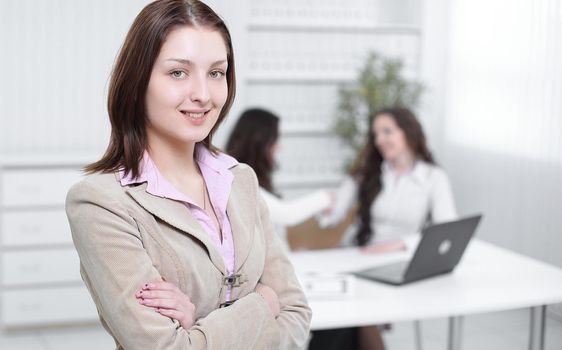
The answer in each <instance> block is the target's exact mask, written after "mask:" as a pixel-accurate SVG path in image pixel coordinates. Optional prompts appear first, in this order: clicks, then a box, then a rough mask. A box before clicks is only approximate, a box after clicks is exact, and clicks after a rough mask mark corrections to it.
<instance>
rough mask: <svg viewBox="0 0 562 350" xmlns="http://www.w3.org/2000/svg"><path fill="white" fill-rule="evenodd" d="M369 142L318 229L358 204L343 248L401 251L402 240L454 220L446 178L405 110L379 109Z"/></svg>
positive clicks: (374, 118) (338, 219) (417, 124)
mask: <svg viewBox="0 0 562 350" xmlns="http://www.w3.org/2000/svg"><path fill="white" fill-rule="evenodd" d="M369 125H370V130H369V134H368V142H367V144H366V146H365V148H364V149H363V151H362V153H361V154H360V156H359V158H358V161H357V163H356V164H355V166H354V168H353V169H352V172H351V174H352V176H351V177H348V178H347V179H346V180H344V182H343V184H342V185H341V186H340V188H339V190H338V192H337V195H336V198H337V201H336V205H335V207H334V208H333V210H332V212H331V214H330V215H329V216H324V217H323V218H322V219H321V224H322V225H323V226H331V225H333V224H335V223H337V222H339V221H341V220H342V219H343V218H344V217H345V215H346V214H347V213H348V212H349V210H351V208H352V207H353V206H355V205H356V204H358V212H357V217H356V220H355V223H354V225H352V227H350V228H349V229H348V230H347V231H346V233H345V234H344V235H343V237H342V245H360V246H370V247H369V248H367V249H370V250H373V251H389V250H395V249H401V248H404V243H403V241H402V240H401V238H402V237H403V236H405V235H408V234H412V233H417V232H419V231H420V230H421V228H422V227H423V226H424V225H425V224H426V223H428V222H433V223H436V222H444V221H449V220H454V219H455V218H456V217H457V212H456V209H455V204H454V201H453V195H452V192H451V185H450V183H449V179H448V177H447V174H446V173H445V172H444V171H443V170H442V169H441V168H439V167H438V166H437V165H435V162H434V160H433V156H432V155H431V152H430V151H429V148H428V147H427V144H426V140H425V136H424V133H423V130H422V127H421V125H420V123H419V122H418V120H417V119H416V117H415V116H414V114H413V113H412V112H411V111H410V110H408V109H405V108H391V109H386V110H383V111H381V112H379V113H377V114H376V115H374V116H373V118H372V119H371V122H370V123H369Z"/></svg>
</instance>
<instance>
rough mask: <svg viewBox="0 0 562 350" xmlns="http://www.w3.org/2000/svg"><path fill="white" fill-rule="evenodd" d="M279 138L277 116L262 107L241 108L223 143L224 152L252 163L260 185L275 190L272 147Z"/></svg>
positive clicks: (249, 163) (241, 160)
mask: <svg viewBox="0 0 562 350" xmlns="http://www.w3.org/2000/svg"><path fill="white" fill-rule="evenodd" d="M278 139H279V117H278V116H276V115H275V114H273V113H271V112H269V111H266V110H264V109H259V108H252V109H248V110H246V111H244V113H242V115H241V116H240V118H238V121H237V122H236V125H235V126H234V128H233V129H232V132H231V133H230V136H229V138H228V141H227V143H226V153H228V154H230V155H231V156H233V157H234V158H236V159H237V160H238V161H239V162H242V163H246V164H248V165H249V166H251V167H252V168H253V169H254V171H255V172H256V175H257V177H258V182H259V185H260V186H261V187H263V188H264V189H266V190H267V191H268V192H271V193H275V191H274V188H273V183H272V180H271V178H272V174H273V170H275V167H276V165H275V161H274V159H273V155H272V154H271V147H272V146H273V145H274V144H275V143H276V142H277V140H278Z"/></svg>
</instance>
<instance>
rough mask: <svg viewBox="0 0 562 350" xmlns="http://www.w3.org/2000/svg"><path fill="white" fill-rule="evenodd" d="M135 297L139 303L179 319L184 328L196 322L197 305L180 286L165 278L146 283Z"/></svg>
mask: <svg viewBox="0 0 562 350" xmlns="http://www.w3.org/2000/svg"><path fill="white" fill-rule="evenodd" d="M135 297H136V298H137V300H138V302H139V304H141V305H144V306H147V307H151V308H153V309H155V311H156V312H158V313H159V314H161V315H164V316H167V317H170V318H173V319H175V320H177V321H178V322H179V323H180V325H181V326H182V327H183V328H184V329H189V328H191V326H193V325H194V324H195V305H194V304H193V303H192V302H191V300H190V299H189V297H188V296H187V295H185V294H184V293H183V292H182V291H181V290H180V289H179V288H178V287H176V286H175V285H174V284H172V283H169V282H166V281H165V280H164V279H163V280H162V281H160V282H149V283H146V284H145V285H143V286H142V289H141V290H139V291H138V292H136V293H135Z"/></svg>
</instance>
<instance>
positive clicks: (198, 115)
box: [181, 110, 210, 125]
mask: <svg viewBox="0 0 562 350" xmlns="http://www.w3.org/2000/svg"><path fill="white" fill-rule="evenodd" d="M209 111H210V110H206V111H197V112H193V111H181V113H182V114H183V115H184V116H186V117H187V119H188V120H189V121H190V122H191V123H192V124H195V125H201V124H203V122H204V121H205V117H206V116H207V114H209Z"/></svg>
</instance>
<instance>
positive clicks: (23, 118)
mask: <svg viewBox="0 0 562 350" xmlns="http://www.w3.org/2000/svg"><path fill="white" fill-rule="evenodd" d="M148 2H149V1H144V0H120V1H113V0H96V1H85V0H50V1H46V0H0V67H1V69H2V77H1V78H0V122H1V123H0V181H1V182H0V198H1V202H0V225H1V226H0V245H1V248H0V259H1V260H0V264H1V265H0V281H1V284H0V288H1V289H0V292H1V294H0V295H1V304H0V305H1V309H0V315H1V318H0V322H2V325H3V326H4V328H14V329H20V328H22V327H23V328H24V329H25V328H26V327H28V326H37V325H51V324H61V323H62V324H66V325H67V324H74V323H88V322H91V321H92V320H95V309H93V306H92V305H91V302H90V301H89V295H88V294H87V292H85V289H84V288H83V287H82V284H81V281H80V277H79V274H78V263H77V257H76V256H75V255H74V251H73V247H72V243H71V241H70V237H69V233H68V228H67V224H66V221H65V220H66V218H65V216H64V208H63V203H64V195H65V193H66V190H65V189H66V188H68V185H69V183H72V182H74V181H75V180H76V179H78V176H79V175H78V171H77V170H78V169H79V168H80V167H81V166H82V165H84V164H86V163H88V162H91V161H94V160H96V159H97V158H99V157H100V156H101V154H102V152H103V151H104V150H105V147H106V145H107V142H108V137H109V122H108V117H107V113H106V95H107V88H108V78H109V74H110V72H111V68H112V64H113V61H114V59H115V57H116V54H117V52H118V50H119V47H120V45H121V43H122V41H123V39H124V37H125V34H126V31H127V30H128V28H129V26H130V24H131V23H132V21H133V19H134V17H135V16H136V15H137V14H138V12H139V11H140V10H141V9H142V8H143V7H144V6H145V5H146V4H147V3H148ZM205 2H206V3H208V4H209V5H210V6H211V7H212V8H214V9H215V10H216V11H217V12H218V13H219V14H221V15H222V16H223V18H224V19H225V20H226V22H227V25H228V26H229V28H230V30H231V33H232V36H233V41H234V48H235V57H236V63H237V65H236V69H237V80H238V86H237V88H238V92H237V98H236V101H235V104H234V107H233V109H232V111H231V113H230V116H229V118H228V119H227V121H226V122H225V123H224V124H223V126H222V128H221V129H220V130H219V132H218V134H217V136H216V139H215V143H216V144H217V145H218V146H219V147H223V146H224V143H225V141H226V138H227V136H228V134H229V131H230V129H231V127H232V125H233V124H234V122H235V121H236V118H237V116H238V114H239V113H240V112H241V111H242V110H244V109H245V108H247V107H256V106H258V107H265V108H268V109H270V110H272V111H274V112H275V113H276V114H278V115H279V116H280V117H281V118H282V123H281V125H282V135H281V136H282V138H281V154H280V156H279V171H278V173H277V175H276V178H275V183H276V185H277V188H279V190H280V191H281V192H282V194H283V196H284V197H286V198H291V197H294V196H297V195H299V194H301V193H306V192H309V191H310V190H312V189H316V188H326V187H328V188H330V187H333V188H335V187H337V186H338V185H339V183H340V180H341V179H342V177H343V175H344V172H345V165H346V162H348V161H349V158H350V157H351V156H352V154H353V152H352V151H351V149H349V148H348V147H346V146H345V143H344V142H343V140H342V139H341V138H338V137H337V136H336V134H335V132H334V125H335V124H336V121H337V120H338V118H341V114H339V112H338V111H339V109H338V106H339V104H340V102H341V94H340V91H341V89H342V88H343V87H346V86H352V85H353V84H354V83H355V82H356V81H357V80H358V79H359V77H360V76H359V74H360V72H361V68H362V67H363V66H364V64H365V62H366V59H367V58H368V56H369V54H370V53H372V52H376V53H377V54H378V55H380V56H381V57H385V58H389V59H398V60H400V62H401V63H402V69H401V74H402V76H403V77H404V78H405V79H409V80H411V81H417V82H420V83H421V84H423V86H424V92H423V94H422V95H421V99H420V102H419V104H418V106H417V107H416V112H417V114H418V117H419V118H420V120H421V122H422V125H423V127H424V129H425V131H426V134H427V136H428V140H429V144H430V146H431V148H432V150H433V152H434V154H435V156H436V158H437V162H438V163H439V164H440V165H441V166H442V167H443V168H444V169H445V170H446V171H447V172H448V174H449V176H450V179H451V182H452V186H453V192H454V195H455V200H456V204H457V207H458V210H459V213H460V214H461V215H466V214H472V213H476V212H483V213H484V214H485V220H484V222H483V224H482V226H481V227H480V228H479V231H478V233H477V235H478V238H480V239H483V240H486V241H489V242H492V243H494V244H497V245H499V246H502V247H505V248H508V249H511V250H514V251H516V252H519V253H522V254H525V255H528V256H530V257H533V258H536V259H539V260H542V261H544V262H547V263H550V264H553V265H556V266H559V267H562V254H561V253H560V251H561V247H562V215H561V214H560V213H562V68H561V67H560V66H561V65H560V62H562V3H561V2H560V1H558V0H533V1H528V0H491V1H490V0H487V1H484V0H472V1H469V0H306V1H305V0H235V1H233V0H213V1H211V0H208V1H205ZM362 134H363V133H361V136H362ZM51 182H52V183H54V185H49V186H45V183H51ZM37 193H40V194H41V195H40V196H39V199H37ZM45 222H48V223H49V224H48V225H47V226H48V227H45V224H44V223H45ZM40 223H43V224H40ZM54 231H56V232H59V233H58V234H51V233H50V232H54ZM61 299H63V300H65V303H64V304H61V303H60V300H61ZM30 300H31V301H30ZM84 303H86V305H87V307H84V306H81V305H84ZM61 305H62V306H61ZM548 315H549V318H551V319H553V320H561V319H562V307H560V306H553V307H550V308H549V314H548ZM558 327H560V324H559V323H558ZM80 332H83V330H82V329H76V333H75V334H82V333H80ZM6 334H7V335H5V337H4V338H0V345H3V344H7V345H10V346H12V347H10V346H8V347H6V349H10V348H22V349H23V348H26V347H29V348H30V349H42V348H48V349H50V348H57V349H58V348H61V347H58V346H54V345H52V344H55V343H53V340H52V339H57V334H54V335H53V334H52V335H49V336H43V338H42V336H38V337H35V338H33V339H34V340H31V341H32V342H36V343H25V340H24V338H26V339H27V338H28V335H29V334H27V333H21V332H20V333H17V332H16V334H15V335H14V333H9V332H8V333H6ZM33 334H36V333H33ZM37 334H43V333H37ZM86 334H89V333H86ZM96 334H97V333H96ZM30 337H31V336H30ZM49 337H50V338H49ZM59 338H61V339H62V338H67V339H68V338H69V337H68V336H62V335H59ZM29 339H31V338H29ZM45 339H47V340H45ZM49 339H51V340H49ZM103 339H104V340H100V343H99V344H103V345H99V344H98V345H99V347H97V348H107V347H108V346H109V345H108V346H105V345H106V344H111V340H109V343H108V342H107V341H108V340H107V339H106V338H103ZM3 342H4V343H3ZM30 344H31V345H30ZM38 344H39V345H38ZM45 344H46V345H45ZM49 344H51V345H50V346H51V347H49ZM94 344H97V343H94ZM560 344H562V336H561V337H560V343H558V345H559V346H562V345H560ZM41 346H43V347H41ZM2 348H4V347H3V346H2ZM94 348H96V347H94ZM553 349H554V348H553Z"/></svg>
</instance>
